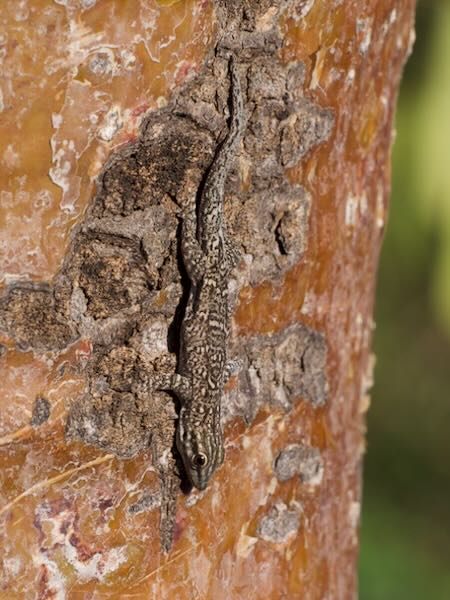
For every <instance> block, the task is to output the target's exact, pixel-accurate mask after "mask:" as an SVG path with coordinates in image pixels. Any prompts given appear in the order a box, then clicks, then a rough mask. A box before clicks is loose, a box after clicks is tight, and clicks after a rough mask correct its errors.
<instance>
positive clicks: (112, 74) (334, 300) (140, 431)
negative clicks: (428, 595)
mask: <svg viewBox="0 0 450 600" xmlns="http://www.w3.org/2000/svg"><path fill="white" fill-rule="evenodd" d="M44 7H45V10H44ZM2 12H3V15H2V20H3V23H2V26H3V28H4V35H3V38H2V39H4V41H5V46H4V65H5V69H4V85H3V86H2V90H3V96H2V99H3V114H2V117H3V119H2V123H1V127H2V131H3V134H2V136H1V141H0V149H1V151H0V156H2V163H3V172H2V174H1V176H0V190H1V191H0V194H1V202H2V234H3V238H4V241H3V244H2V248H1V251H2V254H3V256H2V264H3V288H2V292H1V299H0V302H1V303H0V326H1V330H2V332H3V334H2V338H1V342H2V345H1V348H2V356H1V367H0V368H1V370H2V380H3V384H4V385H3V388H4V389H3V392H2V395H1V397H0V435H1V436H2V437H1V438H0V466H1V475H0V477H1V487H0V501H1V505H0V531H1V536H2V543H1V547H2V550H1V551H0V557H1V559H2V560H1V561H0V564H1V567H0V569H1V578H0V592H1V594H4V597H5V598H15V597H17V598H30V599H31V598H39V599H47V598H55V597H57V598H74V599H75V598H76V599H78V598H111V599H112V598H128V597H129V598H131V597H133V598H158V600H159V599H166V598H167V599H174V598H177V599H184V598H186V599H191V598H202V599H209V598H211V599H212V598H214V600H218V599H221V598H227V599H228V600H230V599H238V598H246V599H247V598H248V599H255V600H256V599H259V598H261V599H262V598H264V599H268V598H274V599H281V598H286V599H291V598H303V599H317V600H319V599H325V598H333V599H334V598H335V599H341V598H342V599H345V600H347V599H348V598H356V596H357V580H356V561H357V548H358V522H359V514H360V502H361V464H362V456H363V453H364V415H365V412H366V410H367V408H368V406H369V399H368V390H369V388H370V385H371V380H372V368H373V363H374V360H373V356H372V355H371V352H370V342H371V333H372V330H373V320H372V311H373V297H374V286H375V275H376V268H377V262H378V255H379V250H380V244H381V240H382V234H383V229H384V226H385V221H386V207H387V199H388V193H389V176H390V173H389V161H390V147H391V141H392V119H393V112H394V107H395V100H396V94H397V90H398V85H399V80H400V76H401V71H402V67H403V64H404V61H405V59H406V56H407V54H408V52H409V51H410V48H411V45H412V41H413V17H414V2H413V1H412V0H402V1H400V2H399V1H394V0H383V1H380V2H376V3H375V2H370V1H369V0H364V1H359V2H355V1H352V0H342V1H340V2H331V1H328V2H325V1H320V0H287V1H286V0H285V1H283V0H259V1H257V0H236V1H230V0H214V1H213V0H210V1H208V0H207V1H200V0H197V1H194V0H186V1H176V0H175V1H172V2H170V1H166V2H163V1H162V0H161V1H160V2H156V1H155V2H144V1H142V2H138V1H136V2H123V1H119V0H112V1H111V2H108V3H106V2H100V1H97V2H96V1H95V0H80V1H75V0H74V1H73V2H72V1H70V0H68V1H66V2H62V1H61V2H55V3H54V4H49V3H47V2H43V1H40V0H28V1H26V2H22V3H20V6H11V7H8V8H5V10H4V11H2ZM230 52H231V53H233V54H234V56H235V57H236V62H237V65H238V70H239V75H240V79H241V84H242V87H243V90H244V96H245V114H246V119H247V124H246V131H245V135H244V139H243V142H242V144H241V147H240V150H239V152H238V155H237V156H236V160H235V165H234V168H233V169H232V172H231V173H230V174H229V177H228V178H227V183H226V194H225V200H224V204H225V218H226V224H227V229H228V232H229V234H230V237H231V238H232V239H233V240H234V242H235V243H236V244H237V245H238V247H239V249H240V252H241V261H240V263H239V266H238V267H237V268H236V269H235V270H234V271H233V274H232V277H231V281H230V285H229V295H230V303H231V307H232V313H233V327H232V334H231V336H230V340H229V353H230V355H231V356H233V357H238V358H240V359H241V361H242V364H243V367H242V369H241V370H240V372H239V373H238V374H237V375H236V376H234V377H233V378H232V379H231V381H230V383H229V384H228V385H227V387H226V389H225V394H224V398H223V407H222V413H223V414H222V420H223V426H224V430H225V439H226V444H225V446H226V447H225V451H226V456H225V462H224V464H223V465H222V467H221V468H220V469H219V470H218V471H217V472H216V473H215V475H214V477H213V479H212V480H211V481H210V484H209V486H208V488H207V489H206V490H205V491H203V492H199V491H195V490H192V489H189V488H188V486H187V485H186V483H187V482H186V477H185V475H184V474H183V468H182V465H181V463H180V460H179V456H178V452H177V449H176V445H175V444H174V439H175V430H176V425H177V412H178V411H179V406H178V402H177V401H176V400H175V398H174V397H172V396H171V395H170V394H167V393H166V392H163V391H154V392H152V393H149V391H148V388H147V386H146V381H147V380H146V377H147V375H148V374H149V373H150V372H152V371H156V372H157V371H159V370H171V371H174V370H175V369H176V363H177V358H178V355H179V337H180V325H181V322H182V318H183V311H184V308H185V306H186V300H187V292H188V290H189V285H190V284H189V279H188V277H187V275H186V273H185V271H184V268H183V265H182V260H181V257H180V249H179V237H180V227H179V223H180V217H181V215H182V212H183V207H185V206H186V203H187V201H188V199H189V197H190V196H192V194H195V193H196V192H197V190H198V189H199V188H201V185H202V181H203V179H204V176H205V172H206V171H207V168H208V165H210V163H211V161H212V159H213V156H214V153H215V151H216V148H217V146H218V144H220V142H221V141H222V140H223V138H224V135H225V134H226V131H227V119H228V116H229V107H228V97H229V77H228V56H229V54H230ZM2 597H3V596H2Z"/></svg>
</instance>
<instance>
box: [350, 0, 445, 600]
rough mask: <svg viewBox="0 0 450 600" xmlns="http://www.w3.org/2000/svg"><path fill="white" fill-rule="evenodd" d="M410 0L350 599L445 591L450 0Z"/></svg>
mask: <svg viewBox="0 0 450 600" xmlns="http://www.w3.org/2000/svg"><path fill="white" fill-rule="evenodd" d="M417 8H418V12H417V25H416V32H417V40H416V44H415V47H414V51H413V54H412V56H411V57H410V59H409V62H408V64H407V66H406V70H405V73H404V78H403V82H402V86H401V90H400V97H399V103H398V110H397V139H396V143H395V148H394V154H393V186H392V197H391V208H390V217H389V224H388V228H387V233H386V238H385V242H384V246H383V252H382V257H381V265H380V272H379V280H378V291H377V307H376V323H377V329H376V333H375V340H374V350H375V353H376V356H377V366H376V371H375V386H374V389H373V393H372V406H371V409H370V411H369V417H368V451H367V456H366V461H365V471H364V501H363V511H362V530H361V557H360V600H391V599H393V600H403V599H408V600H419V599H420V600H425V599H426V600H450V1H443V0H441V1H439V0H435V1H434V2H431V1H428V2H425V1H422V2H419V3H418V7H417Z"/></svg>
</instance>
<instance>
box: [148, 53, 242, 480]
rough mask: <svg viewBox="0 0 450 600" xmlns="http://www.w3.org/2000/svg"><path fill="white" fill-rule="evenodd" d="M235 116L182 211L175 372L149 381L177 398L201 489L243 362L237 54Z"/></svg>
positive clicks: (186, 457)
mask: <svg viewBox="0 0 450 600" xmlns="http://www.w3.org/2000/svg"><path fill="white" fill-rule="evenodd" d="M229 72H230V80H231V83H230V100H231V102H230V104H231V116H230V122H229V128H228V132H227V134H226V137H225V139H224V140H223V142H222V144H221V145H220V146H219V147H218V149H217V151H216V154H215V156H214V158H213V160H212V163H211V165H210V167H209V169H208V171H207V173H206V176H205V178H204V182H203V187H202V188H201V191H200V194H199V198H198V205H197V197H198V194H193V195H192V197H191V198H190V200H189V201H188V202H187V205H186V208H185V209H184V210H183V214H182V226H181V255H182V259H183V263H184V266H185V269H186V272H187V275H188V277H189V280H190V284H191V285H190V290H189V297H188V301H187V305H186V311H185V315H184V319H183V322H182V325H181V343H180V357H179V366H178V369H177V372H176V373H173V374H158V375H156V376H155V377H154V378H153V380H152V387H153V388H154V389H155V388H157V389H164V390H170V391H172V392H174V393H175V394H176V395H177V396H178V398H179V400H180V402H181V410H180V414H179V418H178V424H177V432H176V445H177V449H178V452H179V453H180V455H181V458H182V460H183V463H184V467H185V471H186V474H187V476H188V478H189V480H190V482H191V484H192V485H193V486H194V487H196V488H197V489H199V490H204V489H205V488H206V487H207V485H208V482H209V480H210V478H211V476H212V475H213V473H214V472H215V470H216V469H217V468H218V467H219V466H220V465H221V464H222V463H223V460H224V439H223V432H222V426H221V402H222V395H223V388H224V385H225V383H226V382H227V380H228V379H229V377H230V376H231V375H232V374H233V373H234V372H235V371H236V370H237V368H238V366H239V363H238V361H236V360H228V358H227V343H228V337H229V329H230V314H229V306H228V281H229V276H230V273H231V271H232V269H233V268H234V267H235V266H236V265H237V263H238V262H239V259H240V255H239V252H238V251H237V249H236V248H235V246H234V245H233V243H232V241H231V239H230V238H229V236H228V234H227V231H226V226H225V223H224V214H223V203H224V191H225V182H226V178H227V175H228V173H229V171H230V167H231V165H232V162H233V160H234V159H235V155H236V152H237V148H238V146H239V144H240V141H241V139H242V136H243V133H244V128H245V114H244V102H243V97H242V90H241V85H240V80H239V75H238V70H237V66H236V60H235V58H234V56H231V57H230V60H229Z"/></svg>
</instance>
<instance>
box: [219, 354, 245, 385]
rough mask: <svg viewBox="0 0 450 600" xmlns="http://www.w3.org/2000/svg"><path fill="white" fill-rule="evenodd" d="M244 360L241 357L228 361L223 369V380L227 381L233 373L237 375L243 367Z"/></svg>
mask: <svg viewBox="0 0 450 600" xmlns="http://www.w3.org/2000/svg"><path fill="white" fill-rule="evenodd" d="M242 366H243V362H242V360H241V359H240V358H233V359H231V360H229V361H228V362H227V364H226V365H225V369H224V371H223V381H224V383H227V382H228V381H229V379H230V377H233V375H237V374H238V373H239V371H240V370H241V369H242Z"/></svg>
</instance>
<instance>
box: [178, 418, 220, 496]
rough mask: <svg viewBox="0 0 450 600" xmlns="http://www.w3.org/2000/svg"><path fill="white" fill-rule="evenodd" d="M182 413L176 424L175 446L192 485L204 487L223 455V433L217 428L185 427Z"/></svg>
mask: <svg viewBox="0 0 450 600" xmlns="http://www.w3.org/2000/svg"><path fill="white" fill-rule="evenodd" d="M182 421H183V414H181V415H180V424H179V426H178V430H177V431H178V435H177V447H178V451H179V453H180V454H181V457H182V459H183V463H184V468H185V469H186V474H187V476H188V477H189V480H190V482H191V483H192V485H193V486H194V487H196V488H197V489H199V490H204V489H206V486H207V485H208V482H209V480H210V479H211V476H212V475H213V473H214V471H215V470H216V469H217V468H218V467H219V466H220V465H221V464H222V462H223V457H224V449H223V435H222V431H221V429H220V427H219V428H217V429H215V428H211V427H205V426H204V425H203V426H202V425H200V426H199V427H194V428H192V429H191V428H190V427H186V425H184V426H183V425H182Z"/></svg>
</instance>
